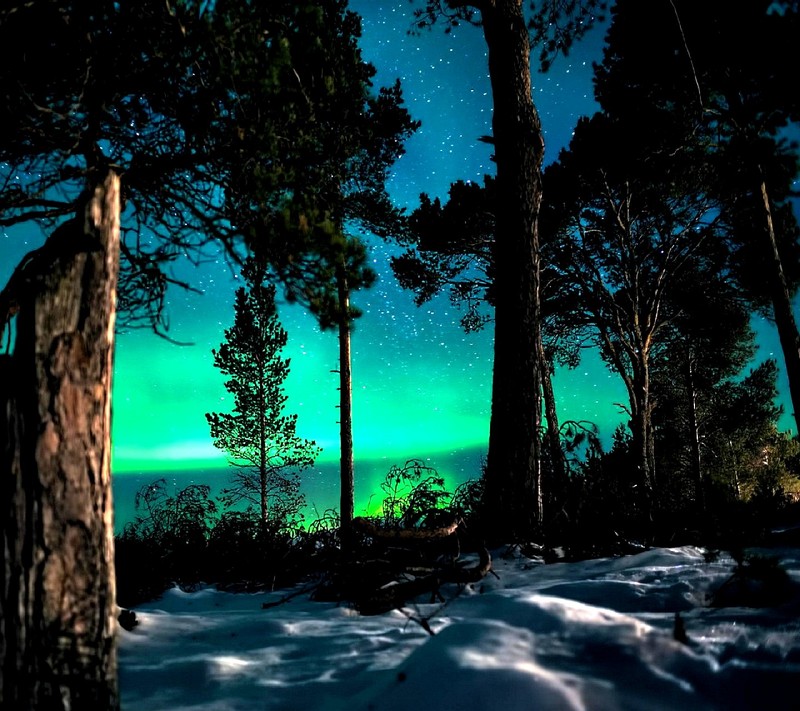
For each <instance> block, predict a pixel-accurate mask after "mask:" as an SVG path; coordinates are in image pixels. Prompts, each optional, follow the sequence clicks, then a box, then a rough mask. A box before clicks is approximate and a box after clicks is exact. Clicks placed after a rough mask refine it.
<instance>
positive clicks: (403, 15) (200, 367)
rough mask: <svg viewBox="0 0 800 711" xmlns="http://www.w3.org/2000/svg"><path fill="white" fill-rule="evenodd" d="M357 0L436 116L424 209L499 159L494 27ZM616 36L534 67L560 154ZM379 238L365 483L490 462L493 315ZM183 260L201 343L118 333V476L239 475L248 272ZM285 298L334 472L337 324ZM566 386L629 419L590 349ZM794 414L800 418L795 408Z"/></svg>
mask: <svg viewBox="0 0 800 711" xmlns="http://www.w3.org/2000/svg"><path fill="white" fill-rule="evenodd" d="M351 7H352V9H353V10H355V11H356V12H358V13H360V14H361V15H362V17H363V37H362V42H361V46H362V49H363V54H364V57H365V59H367V60H368V61H370V62H372V63H373V64H375V66H376V68H377V70H378V75H377V77H376V86H377V85H390V84H391V83H392V82H394V80H395V79H396V78H398V77H399V78H400V79H401V81H402V84H403V90H404V96H405V100H406V103H407V105H408V107H409V110H410V112H411V115H412V117H413V118H414V119H418V120H421V121H422V127H421V128H420V130H419V131H418V132H417V133H416V135H415V136H413V137H412V138H411V139H410V141H409V142H408V143H407V146H406V149H407V153H406V155H405V156H404V157H403V158H401V159H400V161H399V162H398V163H397V165H396V167H395V172H394V175H393V178H392V181H391V183H390V186H389V190H390V194H391V196H392V198H393V199H394V201H395V202H396V204H398V205H400V206H403V207H406V208H408V209H413V208H414V207H415V206H416V204H417V201H418V196H419V193H421V192H427V193H428V194H430V195H432V196H439V197H444V196H445V195H446V193H447V189H448V187H449V185H450V183H451V182H453V181H455V180H458V179H463V180H475V181H481V180H482V178H483V176H484V174H486V173H492V172H493V164H492V162H491V159H490V155H491V146H489V145H487V144H486V143H485V142H481V141H480V140H479V137H480V136H486V135H489V134H491V113H492V111H491V93H490V86H489V80H488V74H487V67H486V50H485V45H484V42H483V37H482V34H481V31H480V30H479V29H477V28H473V27H470V26H460V27H457V28H455V29H454V30H453V32H452V33H450V34H445V33H444V32H443V31H442V30H441V28H439V29H434V30H433V31H430V32H428V31H424V32H422V34H420V35H416V36H414V35H409V34H408V30H409V28H410V27H411V23H412V13H413V9H414V5H413V4H412V3H409V2H407V1H406V0H391V1H390V0H352V1H351ZM602 39H603V29H602V28H595V30H594V31H593V32H592V33H590V34H589V36H588V37H587V38H586V39H585V40H583V41H582V42H581V43H580V44H578V45H577V46H576V47H575V48H574V49H573V52H572V54H571V55H570V57H569V58H566V59H564V58H562V59H559V60H558V61H557V62H556V63H555V65H554V66H553V68H552V69H551V71H550V72H549V73H548V74H546V75H543V76H541V75H534V94H535V101H536V104H537V107H538V109H539V112H540V116H541V119H542V124H543V127H544V131H545V140H546V157H545V161H546V162H550V161H552V160H553V159H555V157H556V155H557V153H558V151H559V150H560V149H561V148H562V147H563V146H565V145H566V144H567V142H568V141H569V138H570V135H571V133H572V130H573V127H574V126H575V124H576V121H577V119H578V117H579V116H581V115H585V114H590V113H591V112H593V111H594V109H595V104H594V101H593V99H592V82H591V63H592V61H594V60H598V59H599V58H600V54H601V45H602ZM41 238H42V235H41V234H40V233H39V232H38V231H37V230H36V228H32V227H30V226H28V227H25V228H19V229H14V230H8V231H7V233H4V234H3V235H2V236H0V254H2V255H3V259H2V261H0V282H4V281H5V279H6V278H7V277H8V276H9V275H10V273H11V271H12V269H13V267H14V265H15V264H16V263H17V262H18V261H19V259H20V258H21V257H22V255H23V254H25V252H27V251H28V250H29V249H31V248H32V247H34V246H37V244H38V243H39V242H40V241H41ZM370 244H371V255H372V260H373V266H374V268H375V269H376V270H377V271H378V273H379V280H378V283H377V285H376V286H375V287H374V288H373V289H371V290H370V291H367V292H360V293H356V294H354V296H353V301H354V304H355V305H357V306H358V307H359V308H361V309H362V310H363V311H364V316H363V317H362V318H361V319H360V320H359V321H358V322H357V325H356V330H355V333H354V335H353V344H352V347H353V376H354V383H353V394H354V443H355V456H356V481H357V495H358V494H359V492H360V493H361V494H363V495H366V492H374V491H376V490H377V483H378V481H379V480H380V479H382V476H383V474H385V471H386V470H387V469H388V468H389V466H391V465H392V464H399V463H402V462H404V461H405V460H407V459H409V458H422V459H428V458H429V459H430V461H431V462H432V463H434V464H436V465H437V466H439V467H441V468H442V470H443V471H442V473H444V474H451V475H452V476H455V477H466V476H477V475H478V474H479V471H478V467H479V458H480V454H481V452H484V451H485V447H486V443H487V437H488V423H489V407H490V393H491V368H492V334H491V328H490V327H488V328H487V329H485V330H484V331H483V332H480V333H477V334H469V335H467V334H464V333H463V332H462V330H461V327H460V325H459V317H460V314H459V313H458V311H457V309H456V308H455V307H454V306H453V305H452V304H451V303H450V302H449V300H448V298H447V297H446V296H444V297H440V298H438V299H435V300H433V301H432V302H430V303H428V304H426V305H424V306H423V307H421V308H417V307H416V306H415V305H414V303H413V300H412V295H411V294H410V293H408V292H404V291H403V290H401V289H400V288H399V286H398V285H397V283H396V281H395V279H394V277H393V275H392V274H391V271H390V269H389V255H390V253H391V251H392V250H393V249H396V247H393V246H391V245H387V244H384V243H380V242H377V241H376V240H375V239H372V240H371V241H370ZM174 269H175V276H176V277H178V278H179V279H182V280H186V281H188V282H190V283H191V284H192V285H193V286H194V287H196V288H198V289H199V290H201V291H202V292H203V294H202V295H198V294H193V293H183V292H180V291H178V290H173V291H172V292H171V294H170V299H169V302H168V306H167V308H168V316H169V321H170V331H169V335H170V336H171V337H172V338H174V339H176V340H177V341H182V342H191V343H193V344H194V345H191V346H177V345H174V344H172V343H170V342H168V341H166V340H164V339H161V338H159V337H157V336H156V335H154V334H152V333H150V332H149V331H146V330H142V331H132V332H129V333H122V334H120V336H119V338H118V342H117V353H116V368H115V382H114V394H113V408H114V414H113V446H114V449H113V470H114V474H115V476H116V477H118V478H120V479H124V478H125V477H133V476H134V475H147V476H150V478H155V476H160V475H164V474H166V473H169V472H175V471H185V472H199V471H202V472H204V474H205V473H207V472H208V471H209V470H215V469H216V470H219V476H220V479H224V476H225V467H226V459H225V455H224V453H222V452H220V451H218V450H216V449H215V448H214V447H213V445H212V440H211V437H210V434H209V428H208V424H207V422H206V419H205V413H206V412H210V411H229V410H230V408H231V406H232V405H231V399H230V398H229V397H228V394H227V393H226V391H225V389H224V388H223V385H222V376H221V375H220V374H219V373H218V372H217V371H216V370H215V369H214V367H213V362H212V355H211V349H212V348H216V347H217V346H218V345H219V343H220V342H221V341H222V339H223V331H224V329H225V328H227V327H228V326H230V324H231V323H232V320H233V294H234V291H235V289H236V287H237V285H238V282H237V279H236V275H235V271H234V269H233V267H231V266H230V265H228V264H227V263H226V262H225V261H224V260H223V259H222V258H220V260H218V261H217V262H216V263H214V262H212V263H208V264H204V265H202V266H200V267H194V266H192V265H191V264H188V263H177V264H176V265H175V267H174ZM280 314H281V320H282V323H283V325H284V327H285V328H286V329H287V331H288V333H289V344H288V347H287V349H286V352H285V355H287V356H289V357H290V358H291V374H290V376H289V379H288V381H287V394H288V396H289V401H288V410H289V411H290V412H295V413H297V414H298V433H299V434H300V435H302V436H304V437H307V438H309V439H314V440H316V441H317V443H318V444H319V445H321V446H322V447H323V453H322V455H321V457H320V459H319V464H320V468H319V469H318V471H317V472H316V473H315V474H314V476H313V477H312V478H313V479H314V480H315V481H317V483H319V482H320V481H321V480H322V479H325V482H323V483H325V485H326V486H327V485H330V486H334V485H335V482H336V480H335V476H336V472H335V462H337V461H338V458H339V451H338V424H337V409H336V403H337V401H338V393H337V390H336V388H337V376H336V374H335V373H334V372H332V371H335V370H336V369H337V367H338V362H337V360H338V348H337V341H336V335H335V333H333V332H326V333H323V332H320V330H319V328H318V326H317V324H316V322H315V320H314V319H313V317H312V316H310V315H309V314H308V313H306V312H305V311H304V310H303V309H302V308H301V307H288V306H286V305H281V312H280ZM760 342H761V343H762V349H761V351H760V353H759V358H764V357H769V356H778V355H779V348H778V346H777V338H776V337H775V336H774V335H773V333H772V330H771V328H769V327H767V326H764V327H763V328H762V329H761V335H760ZM778 360H779V363H780V362H781V361H780V358H778ZM781 385H782V387H783V389H784V390H785V385H784V384H783V383H781ZM555 387H556V395H557V398H558V403H559V407H560V408H561V410H560V413H559V414H560V416H561V417H562V418H563V419H575V420H588V421H591V422H593V423H595V424H596V425H598V427H599V428H600V431H601V435H602V437H603V438H604V439H605V440H607V439H608V438H609V437H610V435H611V432H612V431H613V429H614V427H615V426H616V424H617V423H618V422H620V421H622V419H623V415H622V414H621V413H620V410H619V408H618V407H616V406H615V403H617V402H625V401H626V400H627V398H626V395H625V392H624V389H623V386H622V384H621V382H620V381H619V379H618V378H617V377H616V376H615V375H613V374H611V373H610V372H609V371H607V370H606V369H605V367H604V366H603V365H602V363H600V361H599V359H598V358H597V357H596V356H594V355H593V354H591V353H587V355H586V357H585V360H584V362H583V364H582V365H581V366H580V367H579V368H578V369H577V370H575V371H559V372H558V373H557V375H556V378H555ZM782 424H784V426H785V427H786V428H789V427H791V423H790V422H789V420H788V415H787V417H786V418H785V419H784V421H783V422H782ZM376 462H377V463H379V464H375V463H376ZM368 463H369V464H368ZM465 467H470V468H473V469H474V470H472V471H468V472H467V471H464V469H465ZM151 475H152V476H151ZM328 479H331V481H330V482H328ZM209 483H210V482H209ZM310 498H313V497H310ZM356 506H357V509H358V506H359V501H358V500H357V502H356Z"/></svg>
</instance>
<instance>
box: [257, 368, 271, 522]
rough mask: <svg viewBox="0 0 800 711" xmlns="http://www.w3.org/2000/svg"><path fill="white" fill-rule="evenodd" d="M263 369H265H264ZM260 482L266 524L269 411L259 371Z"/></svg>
mask: <svg viewBox="0 0 800 711" xmlns="http://www.w3.org/2000/svg"><path fill="white" fill-rule="evenodd" d="M262 370H263V369H262ZM258 389H259V393H258V406H259V413H258V419H259V423H258V447H259V451H258V483H259V487H260V491H259V496H260V502H259V503H260V505H261V523H263V524H266V522H267V519H268V518H269V507H268V505H267V424H266V422H265V418H266V412H267V397H266V394H265V393H264V373H263V372H259V378H258Z"/></svg>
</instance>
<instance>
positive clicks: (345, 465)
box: [336, 263, 355, 550]
mask: <svg viewBox="0 0 800 711" xmlns="http://www.w3.org/2000/svg"><path fill="white" fill-rule="evenodd" d="M336 286H337V289H338V298H339V439H340V447H341V467H340V478H341V493H340V502H339V516H340V533H341V540H342V548H343V549H344V550H347V549H348V548H349V545H350V538H351V532H352V525H353V508H354V504H353V501H354V488H355V484H354V479H355V477H354V472H353V470H354V466H353V373H352V369H351V357H350V288H349V286H348V283H347V273H346V269H345V265H344V264H343V263H342V264H340V265H338V267H337V273H336Z"/></svg>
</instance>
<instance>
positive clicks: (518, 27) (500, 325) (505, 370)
mask: <svg viewBox="0 0 800 711" xmlns="http://www.w3.org/2000/svg"><path fill="white" fill-rule="evenodd" d="M482 21H483V30H484V35H485V39H486V45H487V47H488V50H489V76H490V79H491V85H492V95H493V99H494V115H493V121H492V127H493V133H494V146H495V160H496V162H497V195H498V198H497V200H498V203H497V206H496V215H497V224H496V238H495V246H494V250H495V251H494V258H495V265H496V270H497V271H496V275H497V276H496V280H495V289H496V292H495V297H496V301H495V338H494V374H493V381H492V413H491V421H490V425H489V453H488V458H487V469H486V508H487V517H488V521H489V525H490V527H491V529H492V531H493V533H494V534H495V535H497V536H498V537H500V538H503V539H506V540H512V539H524V538H526V537H530V535H531V534H532V533H533V531H534V530H535V527H536V524H537V523H539V521H538V520H537V504H536V492H535V488H536V482H537V480H538V478H539V473H538V472H539V466H540V442H539V426H540V423H541V392H540V374H541V368H540V367H539V364H538V349H537V347H536V344H537V342H538V340H539V332H540V328H541V324H540V304H539V244H538V234H537V219H538V214H539V206H540V203H541V194H542V187H541V163H542V155H543V150H544V142H543V138H542V130H541V124H540V122H539V116H538V114H537V112H536V108H535V107H534V104H533V99H532V95H531V73H530V44H529V39H528V31H527V28H526V25H525V19H524V17H523V13H522V8H521V5H520V1H519V0H496V1H495V2H494V3H485V5H484V6H483V7H482Z"/></svg>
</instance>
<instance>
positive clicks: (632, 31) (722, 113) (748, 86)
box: [596, 0, 800, 419]
mask: <svg viewBox="0 0 800 711" xmlns="http://www.w3.org/2000/svg"><path fill="white" fill-rule="evenodd" d="M654 23H655V24H656V25H657V26H658V27H660V28H662V31H661V32H659V33H658V36H657V37H653V36H652V34H653V33H652V32H650V31H649V30H650V28H652V27H653V26H654ZM798 29H800V7H798V4H797V3H778V4H776V3H772V2H770V1H769V0H756V1H754V2H749V3H747V4H746V5H743V6H741V7H737V9H736V11H735V12H731V11H730V7H729V6H728V5H726V4H725V3H724V2H722V1H721V0H713V1H709V2H702V3H694V2H688V1H686V0H682V1H679V0H659V1H658V2H655V3H648V4H647V7H645V6H644V4H642V3H637V2H636V1H635V0H624V1H621V2H618V3H617V4H616V7H615V10H614V17H613V21H612V24H611V26H610V29H609V33H608V47H607V50H606V54H605V59H604V61H603V63H602V65H601V66H600V67H599V70H598V74H597V78H596V96H597V98H598V100H599V101H600V103H601V105H602V106H603V108H604V111H605V112H606V113H607V114H608V115H610V116H613V117H629V118H630V117H633V116H635V117H636V121H629V122H628V126H629V129H630V130H631V137H632V138H634V137H636V136H638V135H639V134H641V133H644V132H650V133H651V134H653V135H654V134H655V132H654V131H653V126H656V125H657V126H659V127H661V129H663V130H665V132H666V134H667V135H670V136H672V137H675V136H679V135H681V134H683V135H684V136H686V137H688V138H689V139H690V140H687V141H685V142H684V146H693V149H692V150H693V151H694V152H695V154H698V153H699V154H700V155H699V156H697V160H698V161H703V162H705V163H706V164H707V165H708V167H709V169H711V170H713V173H714V178H713V180H710V181H709V183H708V185H707V190H708V191H709V192H710V193H711V194H713V195H714V196H715V197H716V198H717V199H718V200H719V204H720V209H721V210H722V211H723V215H724V218H725V220H726V222H727V223H728V225H729V233H728V239H729V245H730V248H731V250H732V252H733V254H734V260H733V262H732V265H731V266H732V268H733V269H734V270H735V272H734V273H735V274H736V277H737V280H738V281H739V283H740V285H741V286H742V287H744V288H745V289H746V291H747V294H748V298H749V300H750V302H751V304H752V305H753V306H754V307H755V308H757V309H759V310H760V311H762V312H763V313H765V314H766V313H769V314H771V316H772V318H773V319H774V321H775V324H776V327H777V331H778V335H779V337H780V342H781V347H782V350H783V357H784V362H785V365H786V372H787V375H788V378H789V388H790V396H791V399H792V403H793V406H794V409H795V419H797V417H798V412H800V335H798V329H797V324H796V322H795V317H794V314H793V311H792V303H791V299H792V296H793V295H794V294H795V292H796V290H797V285H798V279H800V269H798V265H800V257H799V256H798V255H800V229H798V224H797V219H796V216H795V213H794V209H793V206H792V197H793V192H796V191H794V188H793V182H794V181H795V179H796V177H797V160H798V152H797V144H796V143H792V142H790V141H789V140H787V133H786V128H787V127H788V126H791V125H793V126H795V127H796V126H797V122H798V120H800V99H798V95H797V92H796V91H794V90H793V89H792V88H791V87H793V86H794V84H795V83H796V72H795V65H796V57H795V44H796V43H795V38H796V37H797V33H798ZM636 126H638V128H636ZM634 140H636V138H634ZM679 145H680V144H679V143H675V142H673V146H672V150H674V149H675V148H677V147H678V146H679ZM665 149H668V147H667V146H665ZM681 150H682V151H685V150H686V148H685V147H684V148H683V149H681ZM765 277H766V278H765Z"/></svg>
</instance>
